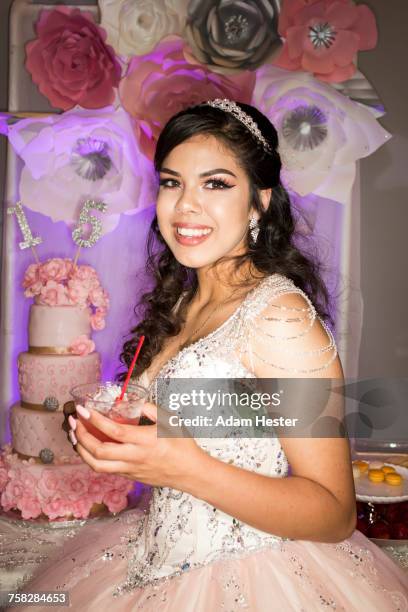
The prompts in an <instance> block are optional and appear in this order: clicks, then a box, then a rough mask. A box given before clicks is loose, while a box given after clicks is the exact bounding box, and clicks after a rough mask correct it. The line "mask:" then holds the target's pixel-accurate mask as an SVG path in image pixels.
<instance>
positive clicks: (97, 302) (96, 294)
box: [89, 286, 107, 308]
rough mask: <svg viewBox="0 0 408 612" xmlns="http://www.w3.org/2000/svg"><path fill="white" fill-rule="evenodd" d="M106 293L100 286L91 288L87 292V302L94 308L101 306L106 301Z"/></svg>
mask: <svg viewBox="0 0 408 612" xmlns="http://www.w3.org/2000/svg"><path fill="white" fill-rule="evenodd" d="M106 298H107V293H106V291H105V290H104V289H102V287H101V286H99V287H97V288H96V289H92V291H90V293H89V302H90V303H91V304H92V305H93V306H95V307H96V308H98V307H100V308H103V307H104V306H105V303H106Z"/></svg>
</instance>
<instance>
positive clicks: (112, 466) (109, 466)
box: [76, 442, 134, 480]
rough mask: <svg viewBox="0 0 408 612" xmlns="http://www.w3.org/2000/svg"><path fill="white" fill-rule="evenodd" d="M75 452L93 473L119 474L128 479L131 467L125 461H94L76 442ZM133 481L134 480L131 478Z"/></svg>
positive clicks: (91, 455)
mask: <svg viewBox="0 0 408 612" xmlns="http://www.w3.org/2000/svg"><path fill="white" fill-rule="evenodd" d="M76 446H77V451H78V454H79V455H80V456H81V457H82V459H83V460H84V461H85V462H86V463H87V464H88V465H89V466H90V467H91V468H92V469H93V470H94V471H95V472H107V473H109V474H121V475H123V476H126V477H127V478H130V476H129V473H130V472H131V466H130V465H129V464H128V463H126V462H125V461H109V460H106V459H105V460H103V459H95V457H94V456H93V454H91V453H90V452H89V451H87V449H86V448H85V447H84V446H82V444H80V443H79V442H78V444H77V445H76ZM131 480H134V478H131Z"/></svg>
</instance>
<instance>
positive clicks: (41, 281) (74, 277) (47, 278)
mask: <svg viewBox="0 0 408 612" xmlns="http://www.w3.org/2000/svg"><path fill="white" fill-rule="evenodd" d="M22 286H23V289H24V295H25V297H28V298H31V297H33V298H34V299H35V303H36V304H44V305H47V306H79V308H89V309H90V321H91V327H92V329H93V330H101V329H104V327H105V316H106V314H107V312H108V310H109V306H110V300H109V295H108V293H107V291H106V290H105V289H103V287H102V285H101V282H100V280H99V277H98V274H97V272H96V270H95V269H94V268H92V266H88V265H86V264H80V265H76V264H74V262H73V261H72V260H71V259H68V258H65V259H62V258H60V257H55V258H53V259H48V260H46V261H44V262H42V263H41V262H40V263H34V264H31V265H29V266H28V268H27V270H26V271H25V274H24V278H23V281H22ZM88 348H89V347H88ZM74 349H75V350H77V349H78V350H79V348H78V347H77V346H75V347H74ZM80 350H85V349H84V347H83V346H82V345H81V347H80ZM92 350H94V349H92ZM77 354H79V353H77ZM81 354H82V353H81Z"/></svg>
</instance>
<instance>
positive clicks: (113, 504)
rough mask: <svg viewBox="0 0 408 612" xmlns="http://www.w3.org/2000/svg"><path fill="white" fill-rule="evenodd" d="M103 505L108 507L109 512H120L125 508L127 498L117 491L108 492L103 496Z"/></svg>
mask: <svg viewBox="0 0 408 612" xmlns="http://www.w3.org/2000/svg"><path fill="white" fill-rule="evenodd" d="M103 503H104V504H105V505H106V506H107V507H108V510H109V512H120V511H121V510H124V509H125V508H126V506H127V503H128V500H127V496H126V495H124V494H123V493H121V492H119V491H109V492H108V493H105V495H104V496H103Z"/></svg>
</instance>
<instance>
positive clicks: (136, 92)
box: [119, 38, 255, 159]
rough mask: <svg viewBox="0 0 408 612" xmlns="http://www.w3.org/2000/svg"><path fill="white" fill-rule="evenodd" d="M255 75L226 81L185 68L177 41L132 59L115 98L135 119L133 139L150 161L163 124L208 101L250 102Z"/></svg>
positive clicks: (198, 68) (201, 68) (195, 67)
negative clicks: (190, 107) (189, 107)
mask: <svg viewBox="0 0 408 612" xmlns="http://www.w3.org/2000/svg"><path fill="white" fill-rule="evenodd" d="M254 84H255V75H254V74H252V73H250V72H244V73H241V74H240V75H234V76H233V77H226V76H223V75H218V74H214V73H212V72H210V71H209V70H208V69H207V68H206V67H205V66H200V65H193V64H189V63H188V62H187V61H186V60H185V57H184V54H183V41H182V40H181V39H179V38H174V39H172V40H166V41H162V42H161V43H160V44H159V45H158V46H157V47H156V49H155V50H154V53H151V54H150V55H145V56H143V57H140V58H139V57H134V58H133V59H132V61H131V62H130V64H129V70H128V73H127V75H126V77H125V78H124V79H123V80H122V82H121V84H120V88H119V94H120V98H121V101H122V104H123V106H124V108H125V109H126V110H127V111H128V113H129V114H130V115H132V117H134V118H135V119H136V136H137V138H138V140H139V145H140V147H141V149H142V150H143V152H144V153H145V155H146V156H147V157H149V158H150V159H152V158H153V155H154V150H155V144H156V141H157V138H158V136H159V134H160V132H161V130H162V127H163V126H164V124H165V123H166V121H167V120H168V119H169V118H170V117H171V116H172V115H173V114H175V113H177V112H178V111H180V110H182V109H183V108H186V107H187V106H190V105H194V104H198V103H200V102H202V101H203V100H207V99H209V98H230V99H233V100H238V101H241V102H248V103H249V102H250V100H251V96H252V91H253V87H254Z"/></svg>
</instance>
